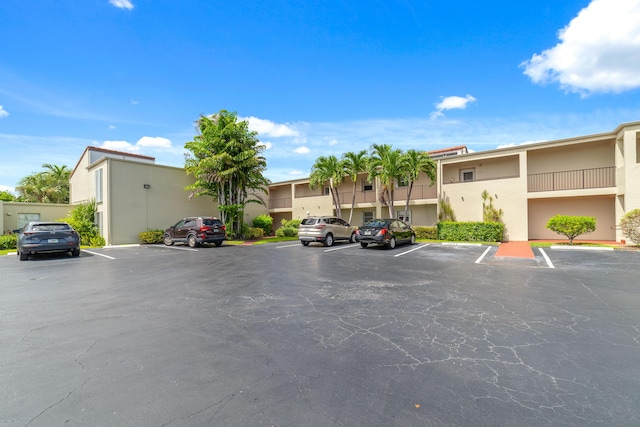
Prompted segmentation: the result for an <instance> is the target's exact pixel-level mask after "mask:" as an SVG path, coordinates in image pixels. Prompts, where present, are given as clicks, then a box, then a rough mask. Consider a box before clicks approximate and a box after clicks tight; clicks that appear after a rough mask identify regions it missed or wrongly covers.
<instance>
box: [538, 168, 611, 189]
mask: <svg viewBox="0 0 640 427" xmlns="http://www.w3.org/2000/svg"><path fill="white" fill-rule="evenodd" d="M615 186H616V168H615V166H608V167H604V168H591V169H577V170H570V171H561V172H548V173H536V174H531V175H529V176H528V177H527V190H528V191H529V192H536V191H559V190H581V189H585V188H606V187H615Z"/></svg>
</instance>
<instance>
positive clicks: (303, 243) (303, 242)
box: [300, 240, 309, 246]
mask: <svg viewBox="0 0 640 427" xmlns="http://www.w3.org/2000/svg"><path fill="white" fill-rule="evenodd" d="M300 243H302V246H309V242H305V241H304V240H300Z"/></svg>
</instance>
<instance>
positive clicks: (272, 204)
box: [269, 197, 292, 209]
mask: <svg viewBox="0 0 640 427" xmlns="http://www.w3.org/2000/svg"><path fill="white" fill-rule="evenodd" d="M291 206H292V205H291V197H281V198H277V199H269V209H289V208H291Z"/></svg>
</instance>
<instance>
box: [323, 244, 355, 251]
mask: <svg viewBox="0 0 640 427" xmlns="http://www.w3.org/2000/svg"><path fill="white" fill-rule="evenodd" d="M359 247H360V245H346V246H338V247H335V248H331V249H325V250H324V251H325V252H333V251H341V250H342V249H353V248H359Z"/></svg>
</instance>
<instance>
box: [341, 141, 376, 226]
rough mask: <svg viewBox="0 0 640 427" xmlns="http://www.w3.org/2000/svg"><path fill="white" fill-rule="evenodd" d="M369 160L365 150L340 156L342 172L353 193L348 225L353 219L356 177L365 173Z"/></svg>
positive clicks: (356, 186) (356, 185)
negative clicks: (349, 180)
mask: <svg viewBox="0 0 640 427" xmlns="http://www.w3.org/2000/svg"><path fill="white" fill-rule="evenodd" d="M368 161H369V158H368V156H367V150H362V151H359V152H357V153H354V152H352V151H349V152H346V153H344V154H343V155H342V162H343V166H344V171H345V174H346V175H347V176H349V177H350V178H351V181H353V193H352V195H351V211H350V212H349V221H348V222H349V223H351V220H352V219H353V209H354V207H355V205H356V190H357V189H358V175H359V174H360V173H362V172H366V171H367V163H368Z"/></svg>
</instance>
